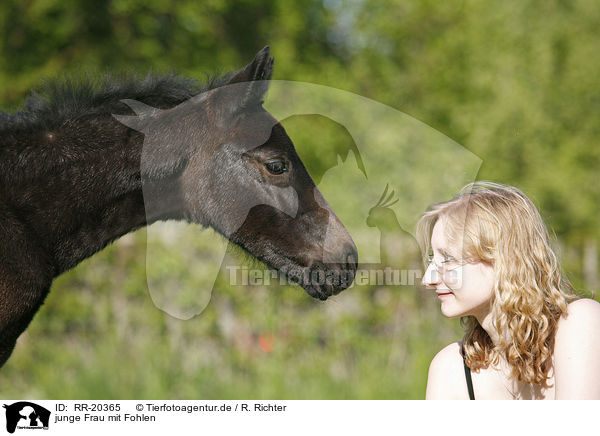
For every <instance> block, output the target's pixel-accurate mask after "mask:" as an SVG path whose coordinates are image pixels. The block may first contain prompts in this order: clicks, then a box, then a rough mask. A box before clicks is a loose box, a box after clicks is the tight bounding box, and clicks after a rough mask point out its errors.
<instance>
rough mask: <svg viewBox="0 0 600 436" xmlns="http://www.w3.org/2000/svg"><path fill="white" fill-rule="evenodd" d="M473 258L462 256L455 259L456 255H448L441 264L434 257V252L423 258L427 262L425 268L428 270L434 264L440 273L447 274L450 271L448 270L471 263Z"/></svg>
mask: <svg viewBox="0 0 600 436" xmlns="http://www.w3.org/2000/svg"><path fill="white" fill-rule="evenodd" d="M471 260H472V259H471V258H470V257H461V258H460V259H455V258H454V257H451V256H449V257H446V258H445V259H444V260H442V261H441V262H440V263H439V264H438V263H437V262H436V261H435V259H434V257H433V255H432V254H430V255H429V256H427V257H425V258H424V259H423V261H424V262H425V265H426V267H425V270H428V269H429V267H430V266H432V265H433V268H434V269H435V270H436V271H437V272H438V273H439V274H446V273H448V271H453V270H455V269H456V268H459V267H461V266H463V265H465V264H466V263H469V262H470V261H471Z"/></svg>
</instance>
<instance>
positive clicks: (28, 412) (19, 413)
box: [4, 401, 50, 433]
mask: <svg viewBox="0 0 600 436" xmlns="http://www.w3.org/2000/svg"><path fill="white" fill-rule="evenodd" d="M4 408H5V409H6V431H8V432H9V433H14V432H15V430H16V429H19V430H48V423H49V421H50V411H49V410H48V409H46V408H44V407H42V406H40V405H38V404H35V403H31V402H29V401H19V402H17V403H13V404H10V405H7V404H4Z"/></svg>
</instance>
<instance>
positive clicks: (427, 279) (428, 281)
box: [421, 263, 440, 287]
mask: <svg viewBox="0 0 600 436" xmlns="http://www.w3.org/2000/svg"><path fill="white" fill-rule="evenodd" d="M439 282H440V274H439V273H438V271H437V269H435V267H434V266H433V263H431V264H429V266H428V267H427V269H426V270H425V273H424V274H423V280H421V283H422V284H423V286H428V287H431V286H435V285H437V284H438V283H439Z"/></svg>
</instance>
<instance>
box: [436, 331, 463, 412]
mask: <svg viewBox="0 0 600 436" xmlns="http://www.w3.org/2000/svg"><path fill="white" fill-rule="evenodd" d="M426 398H427V399H428V400H451V399H468V398H469V394H468V391H467V385H466V380H465V371H464V366H463V359H462V355H461V351H460V342H454V343H452V344H450V345H447V346H446V347H444V348H443V349H442V350H440V351H439V352H438V353H437V354H436V355H435V357H434V358H433V360H432V361H431V364H430V365H429V375H428V377H427V394H426Z"/></svg>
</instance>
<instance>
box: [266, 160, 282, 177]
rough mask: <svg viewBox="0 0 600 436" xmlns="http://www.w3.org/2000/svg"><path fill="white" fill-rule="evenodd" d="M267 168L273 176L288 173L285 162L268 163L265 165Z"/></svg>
mask: <svg viewBox="0 0 600 436" xmlns="http://www.w3.org/2000/svg"><path fill="white" fill-rule="evenodd" d="M265 167H266V168H267V170H268V171H269V172H270V173H271V174H275V175H279V174H283V173H284V172H286V171H287V167H286V165H285V162H284V161H282V160H274V161H272V162H267V163H266V164H265Z"/></svg>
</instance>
